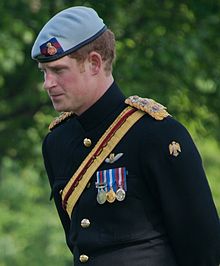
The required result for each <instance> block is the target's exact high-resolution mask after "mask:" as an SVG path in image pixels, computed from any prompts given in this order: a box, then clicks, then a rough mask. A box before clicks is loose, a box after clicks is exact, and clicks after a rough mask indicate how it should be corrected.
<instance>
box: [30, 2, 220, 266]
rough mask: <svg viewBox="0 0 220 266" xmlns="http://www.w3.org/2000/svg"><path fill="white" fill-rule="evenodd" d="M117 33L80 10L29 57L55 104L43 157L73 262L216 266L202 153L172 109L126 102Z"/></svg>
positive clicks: (218, 247) (218, 232)
mask: <svg viewBox="0 0 220 266" xmlns="http://www.w3.org/2000/svg"><path fill="white" fill-rule="evenodd" d="M114 57H115V40H114V34H113V33H112V32H111V31H110V30H109V29H107V27H106V25H105V24H104V22H103V20H102V19H101V18H100V17H99V16H98V15H97V13H96V12H95V11H94V10H93V9H90V8H86V7H73V8H69V9H66V10H63V11H61V12H60V13H58V14H57V15H55V16H54V17H53V18H52V19H50V20H49V22H48V23H47V24H46V25H45V26H44V27H43V28H42V30H41V32H40V33H39V35H38V37H37V39H36V41H35V43H34V46H33V48H32V58H33V59H35V60H37V61H38V66H39V68H40V69H41V70H42V71H43V73H44V87H45V90H46V91H47V92H48V94H49V97H50V98H51V101H52V103H53V106H54V108H55V109H56V110H57V111H59V112H64V113H62V114H61V116H60V117H58V118H57V119H56V120H55V121H54V122H52V124H51V125H50V130H51V131H50V133H49V134H48V135H47V136H46V138H45V140H44V143H43V156H44V162H45V167H46V170H47V174H48V177H49V181H50V185H51V189H52V196H53V198H54V201H55V204H56V208H57V211H58V213H59V217H60V219H61V222H62V225H63V228H64V230H65V235H66V240H67V244H68V246H69V248H70V250H71V252H72V253H73V255H74V265H75V266H76V265H81V264H84V263H85V264H86V265H91V266H94V265H95V266H99V265H100V266H103V265H107V266H108V265H111V266H112V265H114V266H119V265H120V266H121V265H126V266H217V265H218V264H219V262H220V225H219V220H218V216H217V212H216V208H215V206H214V203H213V199H212V196H211V192H210V189H209V186H208V183H207V179H206V177H205V173H204V171H203V167H202V162H201V158H200V155H199V154H198V151H197V149H196V147H195V145H194V143H193V141H192V139H191V137H190V135H189V133H188V132H187V130H186V129H185V128H184V127H183V126H182V125H181V124H180V123H179V122H177V121H175V120H174V119H173V118H172V117H171V116H170V115H169V114H168V113H167V111H166V110H165V108H164V107H163V106H162V105H160V104H158V103H156V102H154V101H153V100H150V99H147V98H145V99H142V98H140V97H138V96H133V97H129V98H128V99H126V100H125V97H124V95H123V94H122V93H121V91H120V90H119V88H118V87H117V85H116V83H115V81H114V79H113V76H112V62H113V61H114Z"/></svg>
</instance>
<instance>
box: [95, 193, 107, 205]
mask: <svg viewBox="0 0 220 266" xmlns="http://www.w3.org/2000/svg"><path fill="white" fill-rule="evenodd" d="M96 199H97V202H98V203H99V204H104V203H105V202H106V199H107V195H106V192H105V190H104V189H100V190H98V194H97V197H96Z"/></svg>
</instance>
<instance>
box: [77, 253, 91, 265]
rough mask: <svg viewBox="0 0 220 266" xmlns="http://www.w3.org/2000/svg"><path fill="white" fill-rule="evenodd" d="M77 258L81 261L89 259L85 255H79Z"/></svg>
mask: <svg viewBox="0 0 220 266" xmlns="http://www.w3.org/2000/svg"><path fill="white" fill-rule="evenodd" d="M79 260H80V261H81V262H82V263H85V262H87V261H88V260H89V256H87V255H84V254H83V255H80V257H79Z"/></svg>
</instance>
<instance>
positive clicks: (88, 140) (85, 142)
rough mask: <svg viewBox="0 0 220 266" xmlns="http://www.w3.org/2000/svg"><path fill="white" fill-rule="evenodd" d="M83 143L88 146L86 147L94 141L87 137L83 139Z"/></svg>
mask: <svg viewBox="0 0 220 266" xmlns="http://www.w3.org/2000/svg"><path fill="white" fill-rule="evenodd" d="M83 144H84V146H86V147H90V146H91V145H92V141H91V139H88V138H85V139H84V140H83Z"/></svg>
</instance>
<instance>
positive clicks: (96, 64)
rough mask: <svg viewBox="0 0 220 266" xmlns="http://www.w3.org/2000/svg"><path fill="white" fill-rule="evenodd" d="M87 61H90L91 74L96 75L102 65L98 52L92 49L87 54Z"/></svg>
mask: <svg viewBox="0 0 220 266" xmlns="http://www.w3.org/2000/svg"><path fill="white" fill-rule="evenodd" d="M88 61H89V63H90V71H91V74H92V75H97V74H98V73H99V71H100V69H101V66H102V57H101V55H100V54H99V53H97V52H95V51H93V52H91V53H90V54H89V56H88Z"/></svg>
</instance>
